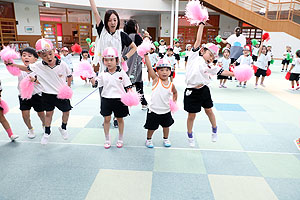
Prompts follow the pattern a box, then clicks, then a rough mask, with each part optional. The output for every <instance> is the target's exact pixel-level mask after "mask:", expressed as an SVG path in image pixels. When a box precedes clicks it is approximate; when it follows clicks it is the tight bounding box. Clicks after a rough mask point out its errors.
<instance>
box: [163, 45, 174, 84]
mask: <svg viewBox="0 0 300 200" xmlns="http://www.w3.org/2000/svg"><path fill="white" fill-rule="evenodd" d="M164 58H165V59H167V60H168V61H169V62H170V63H171V74H170V80H171V82H173V77H174V73H175V65H176V59H175V56H174V52H173V48H172V47H171V46H168V48H167V53H166V55H165V56H164Z"/></svg>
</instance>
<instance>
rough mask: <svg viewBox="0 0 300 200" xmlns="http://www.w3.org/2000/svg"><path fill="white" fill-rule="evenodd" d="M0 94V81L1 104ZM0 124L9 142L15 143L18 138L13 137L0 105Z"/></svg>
mask: <svg viewBox="0 0 300 200" xmlns="http://www.w3.org/2000/svg"><path fill="white" fill-rule="evenodd" d="M1 93H2V87H1V81H0V102H1ZM0 122H1V124H2V126H3V128H4V129H5V131H6V132H7V135H8V137H9V138H10V139H11V141H12V142H13V141H15V140H16V139H17V138H18V137H19V136H18V135H14V134H13V132H12V130H11V128H10V125H9V123H8V121H7V120H6V118H5V116H4V113H3V108H2V107H1V105H0Z"/></svg>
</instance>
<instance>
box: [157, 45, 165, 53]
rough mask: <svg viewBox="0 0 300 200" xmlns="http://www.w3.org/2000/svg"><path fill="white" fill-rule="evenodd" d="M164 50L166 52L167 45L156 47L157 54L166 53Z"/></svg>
mask: <svg viewBox="0 0 300 200" xmlns="http://www.w3.org/2000/svg"><path fill="white" fill-rule="evenodd" d="M166 50H167V45H160V46H159V47H158V51H159V53H166Z"/></svg>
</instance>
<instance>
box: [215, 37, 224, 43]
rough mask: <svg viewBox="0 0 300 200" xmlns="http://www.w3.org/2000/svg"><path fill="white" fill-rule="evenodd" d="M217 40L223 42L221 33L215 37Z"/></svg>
mask: <svg viewBox="0 0 300 200" xmlns="http://www.w3.org/2000/svg"><path fill="white" fill-rule="evenodd" d="M215 40H216V42H217V43H221V42H222V38H221V36H220V35H218V36H217V37H216V38H215Z"/></svg>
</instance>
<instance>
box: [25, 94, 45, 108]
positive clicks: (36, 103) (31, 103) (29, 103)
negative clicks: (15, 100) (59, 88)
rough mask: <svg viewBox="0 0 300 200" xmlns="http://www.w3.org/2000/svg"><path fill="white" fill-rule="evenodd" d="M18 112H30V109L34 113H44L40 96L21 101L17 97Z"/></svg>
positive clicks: (36, 95)
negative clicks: (18, 103)
mask: <svg viewBox="0 0 300 200" xmlns="http://www.w3.org/2000/svg"><path fill="white" fill-rule="evenodd" d="M19 102H20V110H30V109H31V108H32V107H33V109H34V111H35V112H43V111H45V108H44V103H43V100H42V95H41V94H35V95H32V97H31V99H24V100H23V99H22V98H21V97H20V96H19Z"/></svg>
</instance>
